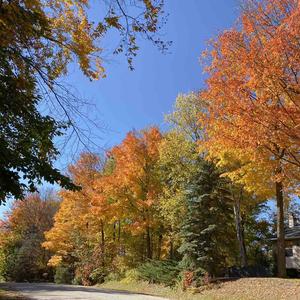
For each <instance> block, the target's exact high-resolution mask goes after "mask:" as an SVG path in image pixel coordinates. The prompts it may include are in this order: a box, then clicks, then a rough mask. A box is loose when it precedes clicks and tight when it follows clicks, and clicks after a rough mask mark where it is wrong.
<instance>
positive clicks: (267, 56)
mask: <svg viewBox="0 0 300 300" xmlns="http://www.w3.org/2000/svg"><path fill="white" fill-rule="evenodd" d="M299 37H300V5H299V3H298V1H295V0H262V1H259V0H248V1H246V2H245V4H244V7H243V10H242V13H241V17H240V20H239V23H238V26H237V27H236V28H233V29H230V30H227V31H224V32H223V33H222V34H220V35H219V36H218V37H217V38H216V39H214V40H212V41H211V48H210V50H209V51H206V52H205V53H204V57H206V58H207V59H208V61H207V67H206V71H207V72H208V74H209V77H208V79H207V88H206V90H205V91H203V93H202V97H204V98H206V99H209V113H208V114H207V116H208V117H207V119H206V121H207V124H206V125H207V133H208V137H209V140H208V143H207V144H206V145H207V146H208V148H211V149H217V148H218V149H220V148H222V149H231V150H235V149H236V150H241V151H244V152H247V153H249V155H250V159H251V160H256V159H258V158H259V159H260V160H261V161H269V163H270V164H271V165H273V166H274V168H273V174H272V178H273V181H274V182H275V186H276V193H275V194H276V198H277V208H278V227H277V232H278V271H279V275H280V276H285V254H284V227H283V226H284V225H283V189H284V186H283V185H284V184H285V182H287V181H288V180H287V178H289V180H292V181H293V180H294V179H295V178H299V176H298V174H297V173H298V171H299V167H300V156H299V145H300V127H299V124H300V84H299V80H300V44H299Z"/></svg>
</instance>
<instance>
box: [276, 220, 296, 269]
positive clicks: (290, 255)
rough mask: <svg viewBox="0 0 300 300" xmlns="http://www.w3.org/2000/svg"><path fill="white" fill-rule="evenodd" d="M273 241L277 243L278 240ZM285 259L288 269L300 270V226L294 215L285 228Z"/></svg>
mask: <svg viewBox="0 0 300 300" xmlns="http://www.w3.org/2000/svg"><path fill="white" fill-rule="evenodd" d="M272 240H273V241H274V242H276V240H277V238H273V239H272ZM274 246H275V244H274ZM285 257H286V268H287V269H296V270H300V224H299V223H298V221H297V220H296V218H295V217H294V216H293V215H292V214H290V215H289V220H288V227H287V228H285Z"/></svg>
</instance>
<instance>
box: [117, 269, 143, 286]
mask: <svg viewBox="0 0 300 300" xmlns="http://www.w3.org/2000/svg"><path fill="white" fill-rule="evenodd" d="M139 280H141V276H140V273H139V271H138V270H137V269H131V270H127V271H126V272H125V277H124V278H123V279H122V280H121V282H122V283H132V282H137V281H139Z"/></svg>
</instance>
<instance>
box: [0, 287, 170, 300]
mask: <svg viewBox="0 0 300 300" xmlns="http://www.w3.org/2000/svg"><path fill="white" fill-rule="evenodd" d="M0 288H8V289H10V290H14V291H18V292H20V293H22V294H23V295H24V296H27V297H29V298H30V299H34V300H163V299H164V298H160V297H154V296H149V295H145V294H135V293H131V292H127V291H117V290H109V289H102V288H96V287H84V286H78V285H58V284H52V283H5V284H0ZM164 300H166V299H164Z"/></svg>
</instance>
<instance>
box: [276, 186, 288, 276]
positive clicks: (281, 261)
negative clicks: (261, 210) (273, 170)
mask: <svg viewBox="0 0 300 300" xmlns="http://www.w3.org/2000/svg"><path fill="white" fill-rule="evenodd" d="M276 204H277V271H278V277H286V262H285V242H284V210H283V186H282V182H276Z"/></svg>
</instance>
